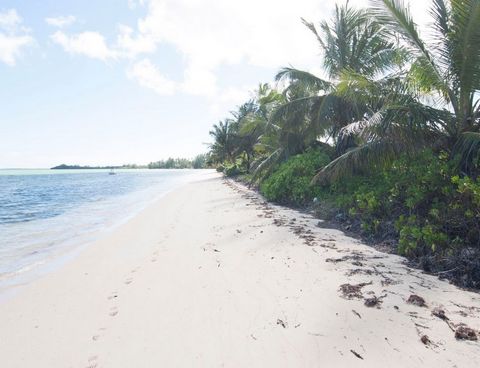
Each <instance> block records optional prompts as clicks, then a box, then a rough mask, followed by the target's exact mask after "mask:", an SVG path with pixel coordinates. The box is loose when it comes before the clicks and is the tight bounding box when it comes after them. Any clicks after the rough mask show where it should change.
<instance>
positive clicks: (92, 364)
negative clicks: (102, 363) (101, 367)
mask: <svg viewBox="0 0 480 368" xmlns="http://www.w3.org/2000/svg"><path fill="white" fill-rule="evenodd" d="M97 359H98V357H97V356H96V355H95V356H92V357H90V358H88V365H87V366H86V368H97V367H98V363H97Z"/></svg>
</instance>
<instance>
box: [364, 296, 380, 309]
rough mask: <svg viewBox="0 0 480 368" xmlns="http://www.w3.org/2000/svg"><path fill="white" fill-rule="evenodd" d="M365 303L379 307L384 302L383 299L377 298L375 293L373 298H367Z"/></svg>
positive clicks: (368, 305) (371, 306) (367, 305)
mask: <svg viewBox="0 0 480 368" xmlns="http://www.w3.org/2000/svg"><path fill="white" fill-rule="evenodd" d="M363 304H365V306H366V307H370V308H373V307H378V306H379V305H380V304H382V299H381V298H377V297H376V296H375V295H374V296H372V297H371V298H366V299H365V302H364V303H363Z"/></svg>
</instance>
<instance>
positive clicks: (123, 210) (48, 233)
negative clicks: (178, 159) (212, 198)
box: [0, 170, 202, 288]
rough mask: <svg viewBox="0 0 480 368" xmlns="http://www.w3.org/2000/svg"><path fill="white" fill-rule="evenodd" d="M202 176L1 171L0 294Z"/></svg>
mask: <svg viewBox="0 0 480 368" xmlns="http://www.w3.org/2000/svg"><path fill="white" fill-rule="evenodd" d="M201 173H202V170H117V171H115V175H109V171H108V170H0V288H4V287H8V286H11V285H15V284H18V283H24V282H27V281H28V280H29V279H31V278H32V277H35V275H38V274H41V273H42V272H43V271H45V270H47V269H48V268H49V267H51V265H52V264H53V263H54V261H55V260H58V259H62V258H65V257H66V256H68V255H69V254H72V253H73V252H75V251H76V250H78V249H79V247H81V246H84V245H85V244H88V243H89V242H91V241H93V240H95V239H96V238H98V237H99V236H101V235H102V234H104V233H106V232H107V231H110V230H111V229H113V228H115V227H116V226H118V225H119V224H121V223H123V222H125V221H127V220H128V219H129V218H131V217H133V216H134V215H135V214H136V213H138V212H139V211H140V210H142V209H143V208H145V207H146V206H147V205H148V204H149V203H151V202H153V201H155V200H156V199H158V198H160V197H161V196H163V195H165V194H166V193H168V192H169V191H171V190H172V189H175V188H177V187H179V186H181V185H182V184H185V183H187V182H189V181H192V180H194V178H195V177H198V175H199V174H201Z"/></svg>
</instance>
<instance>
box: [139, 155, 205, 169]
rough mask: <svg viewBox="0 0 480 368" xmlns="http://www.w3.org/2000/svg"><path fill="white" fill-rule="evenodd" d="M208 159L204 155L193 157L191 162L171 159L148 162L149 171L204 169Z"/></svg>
mask: <svg viewBox="0 0 480 368" xmlns="http://www.w3.org/2000/svg"><path fill="white" fill-rule="evenodd" d="M207 161H208V157H207V155H206V154H200V155H197V156H195V158H194V159H193V160H189V159H186V158H172V157H169V158H168V159H166V160H160V161H156V162H150V163H149V164H148V165H147V167H148V168H149V169H204V168H207V167H208V163H207Z"/></svg>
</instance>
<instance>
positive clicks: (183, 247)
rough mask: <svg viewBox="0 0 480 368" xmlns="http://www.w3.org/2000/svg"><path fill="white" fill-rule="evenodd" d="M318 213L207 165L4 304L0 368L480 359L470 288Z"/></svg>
mask: <svg viewBox="0 0 480 368" xmlns="http://www.w3.org/2000/svg"><path fill="white" fill-rule="evenodd" d="M318 222H319V221H318V220H316V219H314V218H312V217H311V216H310V215H307V214H302V213H299V212H296V211H293V210H289V209H284V208H280V207H276V206H272V205H270V204H266V203H264V202H263V200H262V199H261V198H259V197H258V196H257V195H256V194H255V193H253V192H251V191H248V190H246V189H244V188H243V187H241V186H239V185H237V184H233V183H232V182H225V181H224V180H223V179H222V178H221V176H220V175H218V174H216V173H213V172H211V171H206V172H205V174H204V176H203V178H202V180H200V181H197V182H194V183H191V184H187V185H185V186H183V187H181V188H179V189H177V190H174V191H173V192H171V193H170V194H168V195H166V196H165V197H164V198H162V199H160V200H159V201H157V202H156V203H155V204H153V205H151V206H150V207H148V208H147V209H145V210H144V211H143V212H141V213H140V214H139V215H137V216H136V217H134V218H133V219H131V220H130V221H129V222H127V223H125V224H123V225H121V226H120V227H119V228H118V229H116V230H115V231H114V232H112V233H110V234H108V235H107V236H105V237H103V238H102V239H100V240H98V241H96V242H94V243H93V244H91V245H90V246H88V247H87V248H86V249H85V250H83V251H82V252H81V253H80V254H79V255H78V256H77V257H75V258H74V259H73V260H70V261H68V262H67V263H66V264H64V265H63V266H61V267H60V268H58V269H56V270H54V271H52V272H51V273H49V274H47V275H45V276H43V277H41V278H40V279H38V280H36V281H33V282H31V283H30V284H28V285H26V286H21V287H18V290H17V291H16V292H15V293H14V294H13V295H11V296H10V297H9V298H7V299H6V300H4V301H2V302H1V303H0V326H1V328H0V367H2V368H30V367H32V368H33V367H35V368H47V367H48V368H57V367H58V368H65V367H79V368H87V367H89V368H121V367H129V368H131V367H134V368H140V367H145V368H147V367H209V368H210V367H250V368H252V367H263V368H264V367H276V368H277V367H336V368H340V367H370V368H372V367H404V368H405V367H435V368H441V367H458V368H467V367H479V366H480V342H479V341H468V340H458V339H456V338H455V333H454V330H456V329H458V327H459V326H460V325H459V324H460V323H464V324H465V325H466V326H468V327H470V328H472V329H474V330H476V332H477V334H478V332H479V330H480V295H479V294H476V293H473V292H468V291H464V290H460V289H458V288H456V287H454V286H452V285H450V284H449V283H448V282H445V281H440V280H439V279H437V278H436V277H434V276H429V275H425V274H423V273H422V272H420V271H418V270H413V269H410V268H408V267H406V266H405V265H404V263H403V262H404V261H403V259H402V258H401V257H398V256H394V255H388V254H384V253H380V252H378V251H376V250H374V249H373V248H371V247H368V246H366V245H364V244H362V243H361V242H359V241H358V240H355V239H352V238H350V237H347V236H345V235H344V234H343V233H342V232H340V231H338V230H334V229H325V228H321V227H318V226H317V224H318ZM361 283H365V284H366V285H364V286H361V287H357V288H355V287H353V288H352V287H350V288H349V287H348V286H344V287H343V291H345V292H347V293H348V292H350V298H349V297H348V296H346V295H344V294H343V292H342V290H341V285H345V284H350V285H357V284H361ZM411 295H418V296H420V297H421V298H423V299H424V300H425V303H426V305H425V306H418V305H415V304H411V303H407V300H408V299H409V297H410V296H411ZM374 296H375V297H377V298H378V299H370V303H371V304H374V305H373V306H371V307H369V306H366V305H365V299H368V298H374ZM367 303H368V302H367ZM435 308H440V309H441V310H443V311H444V312H445V315H446V318H448V319H441V318H439V317H438V316H435V315H433V314H432V312H433V311H434V310H435ZM436 313H437V314H438V313H439V312H438V309H436ZM422 338H423V342H422Z"/></svg>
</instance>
